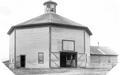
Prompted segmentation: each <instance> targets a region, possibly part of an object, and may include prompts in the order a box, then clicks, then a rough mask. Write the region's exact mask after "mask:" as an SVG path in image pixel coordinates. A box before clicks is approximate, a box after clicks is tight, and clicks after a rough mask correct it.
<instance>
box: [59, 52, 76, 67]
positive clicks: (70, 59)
mask: <svg viewBox="0 0 120 75" xmlns="http://www.w3.org/2000/svg"><path fill="white" fill-rule="evenodd" d="M60 67H66V68H67V67H71V68H74V67H77V52H60Z"/></svg>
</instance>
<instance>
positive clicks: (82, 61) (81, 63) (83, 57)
mask: <svg viewBox="0 0 120 75" xmlns="http://www.w3.org/2000/svg"><path fill="white" fill-rule="evenodd" d="M77 57H78V60H77V64H78V65H77V66H78V67H85V66H86V59H87V56H86V54H82V53H78V56H77Z"/></svg>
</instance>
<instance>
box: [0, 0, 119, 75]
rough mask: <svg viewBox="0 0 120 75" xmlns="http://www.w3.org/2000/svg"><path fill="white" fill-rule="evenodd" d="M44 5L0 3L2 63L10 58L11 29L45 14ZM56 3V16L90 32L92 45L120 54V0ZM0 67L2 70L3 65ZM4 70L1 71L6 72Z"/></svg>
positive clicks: (30, 0) (29, 0) (15, 0)
mask: <svg viewBox="0 0 120 75" xmlns="http://www.w3.org/2000/svg"><path fill="white" fill-rule="evenodd" d="M45 1H47V0H0V50H1V52H0V61H4V60H7V59H8V58H9V36H8V35H7V34H6V33H7V32H8V30H9V29H10V27H11V26H12V25H16V24H19V23H21V22H24V21H26V20H29V19H31V18H33V17H36V16H39V15H41V14H43V13H44V6H43V3H44V2H45ZM53 1H55V2H57V3H58V6H57V14H59V15H62V16H64V17H66V18H69V19H71V20H73V21H75V22H78V23H80V24H82V25H85V26H88V27H89V28H90V30H91V31H92V33H93V35H92V36H91V45H98V42H99V45H100V46H107V47H109V48H111V49H112V50H114V51H115V52H116V53H117V54H120V46H119V45H120V44H119V42H120V39H119V38H120V34H119V32H120V29H119V28H120V0H53ZM0 65H1V66H3V65H2V63H1V64H0ZM3 67H4V66H3ZM118 68H120V65H118V66H116V67H115V68H114V69H113V70H112V71H111V72H110V73H109V74H108V75H113V74H115V73H116V75H118V74H119V73H120V72H119V69H118ZM4 69H5V68H4ZM4 69H3V68H0V70H3V72H4ZM3 72H2V73H3ZM4 75H5V74H4Z"/></svg>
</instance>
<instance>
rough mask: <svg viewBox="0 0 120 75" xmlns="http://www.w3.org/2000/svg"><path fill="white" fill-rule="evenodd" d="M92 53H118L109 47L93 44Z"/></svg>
mask: <svg viewBox="0 0 120 75" xmlns="http://www.w3.org/2000/svg"><path fill="white" fill-rule="evenodd" d="M90 54H91V55H117V54H116V53H115V52H113V51H112V50H111V49H109V48H108V47H100V46H99V47H98V46H91V47H90Z"/></svg>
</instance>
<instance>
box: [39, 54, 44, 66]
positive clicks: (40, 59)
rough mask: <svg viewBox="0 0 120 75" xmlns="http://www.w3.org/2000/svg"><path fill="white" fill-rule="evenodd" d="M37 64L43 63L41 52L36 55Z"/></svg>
mask: <svg viewBox="0 0 120 75" xmlns="http://www.w3.org/2000/svg"><path fill="white" fill-rule="evenodd" d="M38 63H39V64H43V63H44V53H43V52H39V53H38Z"/></svg>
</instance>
